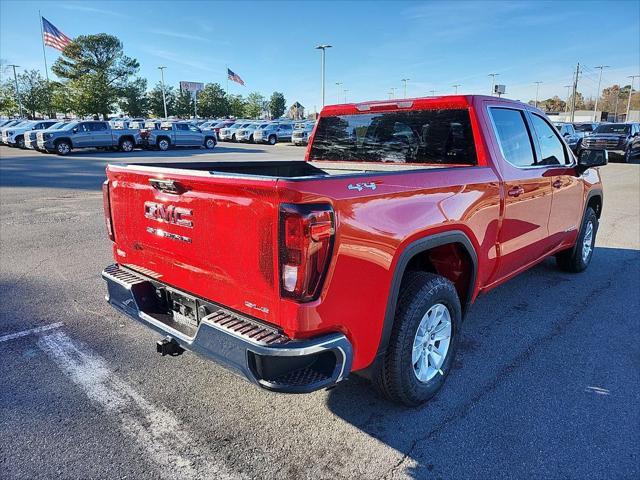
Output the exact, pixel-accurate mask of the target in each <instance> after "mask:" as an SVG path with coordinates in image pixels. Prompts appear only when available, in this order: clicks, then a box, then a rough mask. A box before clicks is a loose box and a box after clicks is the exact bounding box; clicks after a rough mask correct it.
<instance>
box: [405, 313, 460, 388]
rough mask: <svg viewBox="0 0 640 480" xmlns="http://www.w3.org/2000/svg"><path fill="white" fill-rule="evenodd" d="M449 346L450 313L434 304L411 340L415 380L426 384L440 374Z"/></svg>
mask: <svg viewBox="0 0 640 480" xmlns="http://www.w3.org/2000/svg"><path fill="white" fill-rule="evenodd" d="M450 344H451V313H450V312H449V309H448V308H447V307H446V306H445V305H443V304H441V303H436V304H435V305H433V306H432V307H431V308H429V310H427V313H425V314H424V316H423V317H422V320H421V321H420V325H418V330H417V331H416V335H415V337H414V339H413V349H412V352H411V364H412V365H413V373H414V374H415V376H416V378H417V379H418V380H419V381H421V382H423V383H426V382H428V381H429V380H431V379H432V378H433V377H435V376H436V374H438V373H442V370H441V368H442V365H443V364H444V361H445V359H446V358H447V353H448V352H449V346H450Z"/></svg>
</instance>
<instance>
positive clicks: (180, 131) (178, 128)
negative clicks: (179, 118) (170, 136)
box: [174, 123, 191, 147]
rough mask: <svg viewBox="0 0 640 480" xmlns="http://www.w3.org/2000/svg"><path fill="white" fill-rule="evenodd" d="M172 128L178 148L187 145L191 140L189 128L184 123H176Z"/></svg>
mask: <svg viewBox="0 0 640 480" xmlns="http://www.w3.org/2000/svg"><path fill="white" fill-rule="evenodd" d="M174 128H175V132H176V145H177V146H179V147H184V146H186V145H189V144H190V143H189V141H190V139H191V135H190V133H189V126H188V125H187V124H186V123H176V124H175V126H174Z"/></svg>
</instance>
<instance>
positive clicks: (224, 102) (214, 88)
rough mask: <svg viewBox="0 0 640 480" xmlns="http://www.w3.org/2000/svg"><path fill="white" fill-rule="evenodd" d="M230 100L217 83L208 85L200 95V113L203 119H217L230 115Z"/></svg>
mask: <svg viewBox="0 0 640 480" xmlns="http://www.w3.org/2000/svg"><path fill="white" fill-rule="evenodd" d="M228 100H229V99H228V98H227V96H226V95H225V93H224V90H222V87H220V85H219V84H217V83H207V84H206V85H205V86H204V89H203V90H202V91H201V92H200V93H198V113H199V114H200V115H201V116H203V117H210V118H217V117H223V116H226V115H229V110H230V109H229V101H228Z"/></svg>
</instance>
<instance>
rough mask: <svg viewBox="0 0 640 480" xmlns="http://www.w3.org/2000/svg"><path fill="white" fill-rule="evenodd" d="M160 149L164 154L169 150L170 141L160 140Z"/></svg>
mask: <svg viewBox="0 0 640 480" xmlns="http://www.w3.org/2000/svg"><path fill="white" fill-rule="evenodd" d="M158 149H159V150H161V151H163V152H166V151H167V150H169V140H167V139H166V138H161V139H160V140H158Z"/></svg>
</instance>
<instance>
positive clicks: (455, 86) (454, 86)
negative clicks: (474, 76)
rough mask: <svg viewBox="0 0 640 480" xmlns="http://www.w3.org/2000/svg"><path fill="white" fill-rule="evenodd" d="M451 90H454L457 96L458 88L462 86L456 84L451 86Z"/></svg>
mask: <svg viewBox="0 0 640 480" xmlns="http://www.w3.org/2000/svg"><path fill="white" fill-rule="evenodd" d="M451 86H452V87H453V88H455V89H456V95H457V94H458V87H461V86H462V85H460V84H459V83H456V84H455V85H451Z"/></svg>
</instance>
